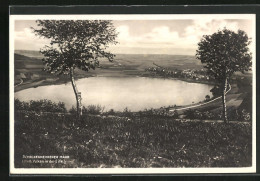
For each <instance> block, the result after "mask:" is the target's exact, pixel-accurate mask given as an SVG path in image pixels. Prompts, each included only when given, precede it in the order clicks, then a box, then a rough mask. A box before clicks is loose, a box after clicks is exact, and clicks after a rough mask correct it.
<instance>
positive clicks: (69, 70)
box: [32, 20, 117, 116]
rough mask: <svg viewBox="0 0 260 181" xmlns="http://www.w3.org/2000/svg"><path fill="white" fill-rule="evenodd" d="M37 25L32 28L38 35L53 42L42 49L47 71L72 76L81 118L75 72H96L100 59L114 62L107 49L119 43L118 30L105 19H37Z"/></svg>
mask: <svg viewBox="0 0 260 181" xmlns="http://www.w3.org/2000/svg"><path fill="white" fill-rule="evenodd" d="M36 23H37V28H32V29H33V31H34V33H35V34H36V35H37V36H40V37H44V38H47V39H50V44H49V45H46V46H45V47H43V48H42V49H41V50H40V52H41V53H42V54H43V55H44V58H43V63H44V65H45V66H44V70H45V71H46V72H49V73H52V74H56V75H61V74H67V75H69V76H70V81H71V84H72V87H73V91H74V93H75V97H76V102H77V115H78V116H80V115H81V114H82V111H81V104H80V101H81V95H80V93H79V91H78V89H77V86H76V82H75V77H74V72H75V69H81V70H84V71H89V70H90V69H95V68H96V67H97V66H99V59H100V58H106V59H108V60H109V61H113V58H114V57H115V55H113V54H112V53H110V52H109V51H107V50H106V49H107V48H108V45H109V44H116V43H117V42H116V41H115V39H116V37H117V33H116V31H115V27H114V26H113V24H112V22H111V21H104V20H37V21H36Z"/></svg>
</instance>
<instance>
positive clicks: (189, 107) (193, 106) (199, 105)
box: [169, 85, 232, 111]
mask: <svg viewBox="0 0 260 181" xmlns="http://www.w3.org/2000/svg"><path fill="white" fill-rule="evenodd" d="M229 87H230V88H229V90H228V91H227V92H226V94H227V93H228V92H229V91H231V89H232V88H231V85H229ZM221 97H222V96H219V97H217V98H215V99H213V100H210V101H208V102H204V103H200V104H196V105H192V106H187V107H182V108H177V109H175V108H170V110H169V111H183V110H187V109H191V108H198V107H201V106H204V105H208V104H210V103H212V102H215V101H216V100H219V99H221Z"/></svg>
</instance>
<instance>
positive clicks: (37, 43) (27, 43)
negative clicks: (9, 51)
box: [14, 28, 50, 50]
mask: <svg viewBox="0 0 260 181" xmlns="http://www.w3.org/2000/svg"><path fill="white" fill-rule="evenodd" d="M14 40H15V49H17V50H19V49H20V50H24V49H28V50H32V49H33V50H40V48H43V47H44V46H45V45H47V44H49V43H50V40H48V39H45V38H42V37H38V36H36V35H35V34H34V33H33V32H32V30H31V29H30V28H24V29H23V30H22V31H16V32H14Z"/></svg>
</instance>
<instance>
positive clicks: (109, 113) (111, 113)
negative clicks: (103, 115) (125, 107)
mask: <svg viewBox="0 0 260 181" xmlns="http://www.w3.org/2000/svg"><path fill="white" fill-rule="evenodd" d="M107 114H108V115H115V114H116V113H115V111H114V109H110V110H109V111H108V112H107Z"/></svg>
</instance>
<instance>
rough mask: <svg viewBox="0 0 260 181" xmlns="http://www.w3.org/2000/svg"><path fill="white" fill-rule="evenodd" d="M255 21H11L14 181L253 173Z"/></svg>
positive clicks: (188, 17) (101, 17)
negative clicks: (21, 178) (22, 180)
mask: <svg viewBox="0 0 260 181" xmlns="http://www.w3.org/2000/svg"><path fill="white" fill-rule="evenodd" d="M255 29H256V20H255V15H254V14H182V15H180V14H143V15H137V14H132V15H127V14H125V15H124V14H120V15H118V14H117V15H113V14H96V15H90V14H88V15H87V14H86V15H10V30H9V33H10V60H9V62H10V70H9V71H10V85H9V86H10V87H9V88H10V173H11V174H12V173H13V174H152V173H155V174H161V173H163V174H164V173H165V174H172V173H255V172H256V103H255V100H256V98H255V85H256V77H255V76H256V75H255V73H256V70H255V63H256V60H255V59H256V55H255V54H256V48H255V46H256V45H255V44H256V39H255V37H256V32H255Z"/></svg>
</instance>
